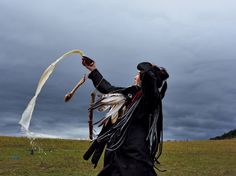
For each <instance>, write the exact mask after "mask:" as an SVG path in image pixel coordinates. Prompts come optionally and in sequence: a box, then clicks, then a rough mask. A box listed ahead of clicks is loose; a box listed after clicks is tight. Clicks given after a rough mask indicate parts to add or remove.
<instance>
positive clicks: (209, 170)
mask: <svg viewBox="0 0 236 176" xmlns="http://www.w3.org/2000/svg"><path fill="white" fill-rule="evenodd" d="M35 146H40V148H38V147H37V149H36V150H35V151H34V154H32V152H31V146H30V144H29V140H28V139H26V138H16V137H0V176H95V175H96V174H97V173H98V172H99V170H101V168H102V160H101V161H100V163H99V165H98V167H97V168H96V169H94V168H93V166H92V165H91V164H90V162H89V161H84V160H83V159H82V156H83V154H84V152H85V151H86V149H87V148H88V146H89V141H76V140H60V139H37V140H36V141H35ZM235 158H236V140H206V141H183V142H172V141H169V142H164V150H163V154H162V156H161V158H160V162H161V166H159V168H160V169H162V170H163V169H166V170H167V171H166V172H159V173H158V175H159V176H190V175H191V176H207V175H209V176H235V175H236V167H235V166H236V160H235Z"/></svg>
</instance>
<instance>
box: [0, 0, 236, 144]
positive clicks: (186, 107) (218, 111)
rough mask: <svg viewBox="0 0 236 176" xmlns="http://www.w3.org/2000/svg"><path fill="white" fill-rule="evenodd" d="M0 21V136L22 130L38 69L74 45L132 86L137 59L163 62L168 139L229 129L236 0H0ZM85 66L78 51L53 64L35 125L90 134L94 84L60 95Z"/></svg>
mask: <svg viewBox="0 0 236 176" xmlns="http://www.w3.org/2000/svg"><path fill="white" fill-rule="evenodd" d="M0 26H1V27H0V75H1V76H0V100H1V101H0V135H15V136H19V135H21V133H20V127H19V125H18V122H19V120H20V118H21V115H22V112H23V111H24V109H25V107H26V106H27V104H28V102H29V100H30V99H31V97H32V96H33V95H34V92H35V89H36V86H37V82H38V80H39V78H40V75H41V74H42V72H43V71H44V70H45V69H46V68H47V66H48V65H49V64H50V63H52V62H53V61H54V60H55V59H57V58H58V57H59V56H61V55H62V54H63V53H65V52H67V51H69V50H72V49H81V50H83V51H84V52H85V54H86V55H87V56H90V57H91V58H94V59H95V60H96V62H97V67H98V68H99V70H100V71H101V72H102V73H103V75H104V77H105V78H106V79H107V80H109V81H110V82H111V83H112V84H114V85H117V86H129V85H131V84H132V83H133V77H134V75H135V74H136V65H137V63H139V62H141V61H150V62H152V63H155V64H157V65H160V66H163V67H165V68H166V69H167V70H168V72H169V74H170V78H169V80H168V86H169V87H168V92H167V94H166V97H165V99H164V138H165V140H168V139H177V140H185V139H208V138H210V137H214V136H216V135H221V134H222V133H224V132H227V131H229V130H232V129H235V128H236V110H235V107H236V106H235V105H236V82H235V75H236V69H235V66H236V48H235V46H236V2H235V1H234V0H227V1H225V0H198V1H189V0H142V1H138V0H130V1H125V0H119V1H112V0H109V1H108V0H99V1H95V0H83V1H81V0H70V1H66V0H50V1H48V0H40V1H30V0H21V1H19V0H1V1H0ZM86 72H87V71H86V70H85V69H84V68H83V67H82V66H81V62H80V57H78V56H71V57H67V58H66V59H65V60H63V61H62V62H61V63H60V64H59V65H58V67H57V68H56V70H55V72H54V74H53V75H52V76H51V77H50V78H49V80H48V82H47V83H46V84H45V87H44V88H43V90H42V92H41V94H40V96H39V97H38V101H37V104H36V107H35V112H34V114H33V118H32V121H31V126H30V129H31V130H32V131H34V132H38V133H44V134H48V135H56V136H61V137H65V138H81V137H87V136H88V128H87V108H88V106H89V98H90V97H89V95H90V92H91V91H93V90H94V88H93V85H92V83H91V81H89V80H88V81H87V82H86V84H85V85H83V87H81V88H80V89H79V90H78V92H77V93H76V94H75V96H74V97H73V99H72V101H71V102H69V103H64V101H63V98H64V95H65V94H66V93H67V92H69V91H70V90H71V89H72V88H73V86H75V85H76V83H77V82H78V81H79V80H80V78H81V77H82V76H83V74H84V73H86ZM95 118H96V119H98V118H99V114H96V117H95Z"/></svg>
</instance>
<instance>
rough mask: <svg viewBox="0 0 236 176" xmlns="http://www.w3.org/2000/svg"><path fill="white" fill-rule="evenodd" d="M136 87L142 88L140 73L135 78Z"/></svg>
mask: <svg viewBox="0 0 236 176" xmlns="http://www.w3.org/2000/svg"><path fill="white" fill-rule="evenodd" d="M134 85H136V86H140V85H141V79H140V72H138V73H137V74H136V76H135V77H134Z"/></svg>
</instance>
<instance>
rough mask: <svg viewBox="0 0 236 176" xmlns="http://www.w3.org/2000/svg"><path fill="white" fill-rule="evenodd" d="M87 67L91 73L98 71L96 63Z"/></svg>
mask: <svg viewBox="0 0 236 176" xmlns="http://www.w3.org/2000/svg"><path fill="white" fill-rule="evenodd" d="M85 67H86V68H87V69H88V70H89V71H91V72H92V71H93V70H95V69H96V63H95V61H94V62H93V64H92V65H89V66H88V65H85Z"/></svg>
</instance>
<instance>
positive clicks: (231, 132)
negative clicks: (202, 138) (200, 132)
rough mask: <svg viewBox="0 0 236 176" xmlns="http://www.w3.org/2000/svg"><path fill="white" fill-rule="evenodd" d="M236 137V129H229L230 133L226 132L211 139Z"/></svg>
mask: <svg viewBox="0 0 236 176" xmlns="http://www.w3.org/2000/svg"><path fill="white" fill-rule="evenodd" d="M233 138H236V129H234V130H231V131H229V132H228V133H224V134H223V135H221V136H216V137H214V138H210V140H217V139H233Z"/></svg>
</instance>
